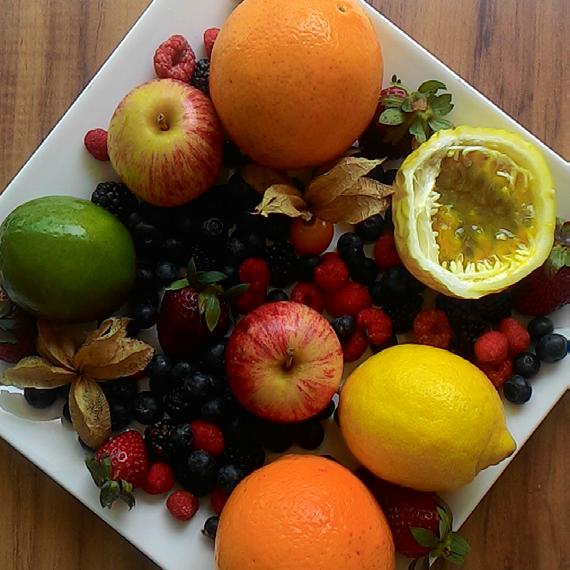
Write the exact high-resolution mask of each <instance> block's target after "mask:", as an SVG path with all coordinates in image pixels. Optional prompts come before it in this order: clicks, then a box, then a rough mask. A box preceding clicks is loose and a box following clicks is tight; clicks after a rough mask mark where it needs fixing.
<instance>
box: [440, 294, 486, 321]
mask: <svg viewBox="0 0 570 570" xmlns="http://www.w3.org/2000/svg"><path fill="white" fill-rule="evenodd" d="M435 306H436V308H437V309H439V310H440V311H443V312H444V313H445V314H446V315H447V318H448V319H449V322H450V323H451V325H452V326H453V327H454V328H458V327H459V326H461V323H462V322H464V321H465V320H466V319H471V318H474V317H477V318H479V319H480V317H479V316H478V315H477V314H476V311H475V306H474V304H473V301H469V300H466V299H455V298H453V297H446V296H445V295H441V294H439V295H438V296H437V297H436V299H435Z"/></svg>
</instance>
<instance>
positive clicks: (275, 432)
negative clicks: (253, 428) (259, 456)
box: [258, 422, 293, 453]
mask: <svg viewBox="0 0 570 570" xmlns="http://www.w3.org/2000/svg"><path fill="white" fill-rule="evenodd" d="M258 435H259V439H260V442H261V444H262V445H263V447H265V448H266V449H269V451H274V452H276V453H283V452H284V451H287V450H288V449H289V448H290V447H291V445H293V428H292V427H291V426H288V425H286V424H275V423H271V422H261V423H260V425H259V426H258Z"/></svg>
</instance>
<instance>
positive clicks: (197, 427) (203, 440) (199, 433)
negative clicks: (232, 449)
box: [190, 420, 225, 455]
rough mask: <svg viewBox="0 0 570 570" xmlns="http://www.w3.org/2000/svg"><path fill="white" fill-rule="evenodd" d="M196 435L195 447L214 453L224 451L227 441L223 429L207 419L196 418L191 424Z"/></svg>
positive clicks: (193, 433)
mask: <svg viewBox="0 0 570 570" xmlns="http://www.w3.org/2000/svg"><path fill="white" fill-rule="evenodd" d="M190 425H191V426H192V435H193V436H194V444H193V448H194V449H195V450H197V449H200V450H202V451H207V452H208V453H211V454H212V455H221V454H222V453H223V452H224V448H225V442H224V434H223V432H222V430H221V429H220V428H219V427H218V426H217V425H216V424H212V423H210V422H207V421H205V420H195V421H193V422H192V423H191V424H190Z"/></svg>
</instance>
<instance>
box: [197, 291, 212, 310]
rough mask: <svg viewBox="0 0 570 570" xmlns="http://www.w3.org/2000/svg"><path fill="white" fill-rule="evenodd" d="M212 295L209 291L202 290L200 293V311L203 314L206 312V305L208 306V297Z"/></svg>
mask: <svg viewBox="0 0 570 570" xmlns="http://www.w3.org/2000/svg"><path fill="white" fill-rule="evenodd" d="M209 297H210V295H209V294H208V292H207V291H202V292H201V293H199V294H198V311H199V312H200V314H201V315H204V314H206V307H207V306H208V298H209Z"/></svg>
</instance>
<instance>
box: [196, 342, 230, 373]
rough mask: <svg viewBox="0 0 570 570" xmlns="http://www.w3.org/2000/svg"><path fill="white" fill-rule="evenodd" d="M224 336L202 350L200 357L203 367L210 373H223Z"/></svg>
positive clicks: (224, 361) (224, 368) (224, 363)
mask: <svg viewBox="0 0 570 570" xmlns="http://www.w3.org/2000/svg"><path fill="white" fill-rule="evenodd" d="M227 342H228V339H226V338H224V339H221V340H218V341H216V342H214V343H213V344H210V345H209V346H208V347H206V349H205V351H204V356H203V358H202V365H203V367H204V368H205V369H206V370H207V371H208V372H211V373H212V374H224V372H225V371H226V344H227Z"/></svg>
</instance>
